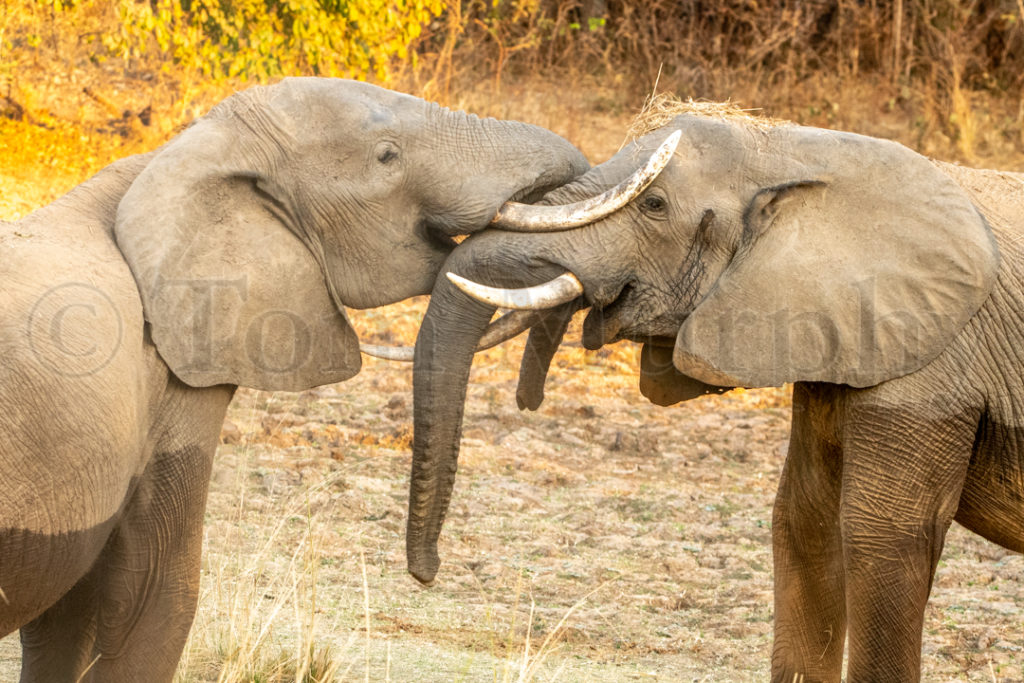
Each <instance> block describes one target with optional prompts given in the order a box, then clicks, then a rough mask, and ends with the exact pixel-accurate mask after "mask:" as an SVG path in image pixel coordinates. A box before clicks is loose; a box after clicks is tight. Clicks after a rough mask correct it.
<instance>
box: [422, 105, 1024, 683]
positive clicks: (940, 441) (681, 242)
mask: <svg viewBox="0 0 1024 683" xmlns="http://www.w3.org/2000/svg"><path fill="white" fill-rule="evenodd" d="M675 136H678V137H679V141H678V148H677V149H676V150H675V152H674V154H673V156H672V158H671V160H670V161H669V162H668V164H667V166H666V167H665V168H664V170H663V171H662V172H661V173H660V175H659V176H658V177H657V178H656V179H655V180H654V181H653V182H651V183H650V184H649V185H647V186H646V187H645V188H639V187H638V189H637V192H636V193H634V196H633V199H632V201H630V202H629V203H628V204H627V205H626V206H624V207H622V208H618V206H617V205H616V206H610V207H609V211H603V210H594V211H592V212H591V213H590V214H589V215H588V218H587V221H585V222H584V224H583V225H582V227H575V228H573V229H567V230H560V229H559V231H554V232H550V233H544V234H521V233H518V232H514V231H508V230H488V231H484V232H482V233H479V234H477V235H475V236H473V237H471V238H469V239H468V240H466V242H465V243H463V244H462V245H460V246H459V248H458V249H456V250H455V251H454V252H453V253H452V255H451V256H450V257H449V259H448V262H447V263H446V265H445V270H446V271H450V272H451V273H452V274H453V278H452V280H453V281H455V282H458V284H459V286H460V287H462V288H464V289H465V290H466V291H467V292H471V293H472V294H473V295H474V297H477V298H471V297H470V296H469V295H468V294H466V293H464V292H463V291H460V289H459V288H457V287H456V286H455V284H453V282H452V281H449V278H447V277H443V278H439V279H438V282H437V284H436V286H435V289H434V293H433V296H432V298H431V302H430V308H429V310H428V313H427V316H426V318H425V319H424V322H423V325H422V326H421V328H420V336H419V339H418V341H417V348H416V357H417V365H416V370H415V380H414V382H415V399H416V402H415V429H416V432H415V443H414V465H413V467H414V470H413V471H414V476H413V479H412V492H411V502H410V518H409V528H410V534H409V539H408V552H409V568H410V571H411V572H412V573H413V575H414V576H416V577H417V578H418V579H420V580H421V581H430V580H432V579H433V578H434V575H435V573H436V571H437V569H438V556H437V547H436V544H437V538H438V533H439V531H440V526H441V522H442V520H443V518H444V513H445V508H446V505H447V502H448V498H449V496H450V493H451V485H452V479H453V475H454V471H455V462H456V458H457V453H458V447H459V444H458V426H459V423H460V422H461V418H462V403H463V400H464V397H465V381H466V372H465V371H466V369H467V368H468V365H469V363H470V361H471V358H472V351H473V348H474V346H475V344H476V338H477V336H478V335H479V334H480V333H481V331H482V330H483V329H484V327H485V325H486V322H487V320H488V319H489V317H490V316H491V314H492V312H493V310H494V309H495V307H496V306H505V307H526V308H529V307H531V305H532V304H531V301H533V300H536V299H538V298H543V299H544V305H545V306H553V307H552V308H550V309H549V310H548V312H547V313H545V314H544V317H542V319H541V323H540V324H538V325H537V326H536V327H534V328H533V330H532V331H531V334H530V338H529V340H528V343H527V350H526V354H525V356H524V360H523V366H522V370H521V375H520V385H519V394H518V399H519V402H520V405H521V406H523V407H528V408H531V409H535V408H536V407H537V406H538V405H539V403H540V401H541V399H542V397H543V381H544V375H545V373H546V372H547V365H548V362H549V361H550V359H551V355H552V354H553V352H554V349H555V348H556V347H557V345H558V343H559V341H560V339H561V335H562V334H563V333H564V330H565V326H566V323H567V321H568V318H569V316H571V314H572V313H573V311H575V310H577V309H578V308H580V307H584V306H586V307H589V308H590V311H589V314H588V316H587V318H586V321H585V323H584V331H583V343H584V345H585V346H586V347H587V348H590V349H596V348H599V347H601V346H602V345H603V344H607V343H611V342H614V341H616V340H620V339H631V340H635V341H639V342H643V344H644V346H643V350H642V355H641V368H640V372H641V377H640V387H641V390H642V391H643V393H644V394H645V395H646V396H648V397H649V398H650V399H651V400H652V401H654V402H655V403H658V404H661V405H669V404H672V403H676V402H678V401H682V400H686V399H690V398H694V397H696V396H700V395H702V394H705V393H709V392H721V391H724V390H727V389H728V388H729V387H760V386H770V385H778V384H782V383H785V382H794V383H795V385H794V390H793V421H792V436H791V440H790V445H789V453H788V456H787V459H786V462H785V466H784V469H783V472H782V478H781V481H780V483H779V489H778V494H777V498H776V503H775V511H774V521H773V527H772V535H773V547H774V564H775V641H774V650H773V655H772V679H773V680H775V681H787V682H788V681H793V680H802V681H839V680H840V677H841V675H842V667H843V654H844V652H843V651H844V643H846V642H847V639H848V643H849V668H848V671H847V674H846V675H847V680H851V681H862V680H886V681H912V680H917V679H918V677H919V675H920V658H921V632H922V623H923V617H924V608H925V603H926V601H927V599H928V594H929V591H930V589H931V583H932V578H933V576H934V572H935V567H936V564H937V562H938V560H939V556H940V553H941V551H942V546H943V541H944V538H945V535H946V531H947V529H948V528H949V525H950V524H951V523H952V521H953V520H954V519H955V520H956V521H958V522H960V523H961V524H963V525H964V526H966V527H967V528H969V529H971V530H973V531H975V532H977V533H979V534H981V535H982V536H984V537H986V538H988V539H990V540H992V541H994V542H996V543H999V544H1001V545H1003V546H1005V547H1007V548H1009V549H1012V550H1015V551H1017V552H1021V551H1024V376H1022V372H1021V368H1022V367H1024V316H1022V314H1021V311H1024V174H1017V173H1004V172H998V171H984V170H973V169H967V168H961V167H957V166H953V165H949V164H944V163H939V162H933V161H931V160H929V159H926V158H925V157H922V156H920V155H918V154H916V153H914V152H912V151H911V150H909V149H907V148H905V147H903V146H901V145H899V144H896V143H893V142H889V141H884V140H878V139H873V138H869V137H864V136H860V135H854V134H850V133H843V132H837V131H829V130H820V129H815V128H807V127H803V126H797V125H790V124H785V123H772V122H764V121H759V120H755V121H752V120H749V119H748V118H744V117H742V116H738V115H736V114H735V113H729V112H727V111H721V112H710V113H709V112H703V113H701V112H697V113H682V114H680V115H678V116H676V117H674V118H671V119H670V120H668V121H665V122H663V125H660V126H659V127H656V128H655V129H654V130H653V131H651V132H649V133H647V134H646V135H644V136H642V137H640V138H639V139H637V140H636V141H635V143H634V144H631V145H628V146H627V147H626V148H624V149H623V150H622V151H620V152H619V153H618V154H617V155H616V156H615V157H614V158H612V159H611V160H610V161H608V162H607V163H605V164H602V165H600V166H597V167H595V168H594V169H592V170H591V171H590V172H588V173H587V174H585V175H584V176H582V177H580V178H578V179H577V180H576V181H574V182H573V183H571V184H569V185H567V186H565V187H563V188H560V189H558V190H556V191H554V192H553V193H551V194H549V195H548V196H547V197H545V199H544V200H543V203H548V204H556V205H557V204H569V205H570V206H569V207H562V208H561V209H554V208H552V209H551V210H552V211H557V210H560V211H562V212H563V213H571V212H573V211H576V210H577V209H578V207H579V206H581V204H580V202H584V203H585V202H588V201H589V198H591V197H593V196H595V195H599V194H600V193H602V192H605V191H606V190H607V189H608V188H610V187H613V186H615V185H616V184H619V183H620V182H622V181H623V179H624V178H627V176H628V175H629V174H630V173H632V172H633V169H634V168H636V167H637V166H638V165H639V164H640V163H642V162H643V160H644V159H645V158H646V156H647V155H648V154H650V153H651V151H652V150H655V149H656V148H658V147H659V145H662V144H664V143H666V142H671V140H670V138H673V137H675ZM589 208H591V209H593V208H594V207H592V206H591V207H589ZM616 209H617V210H616ZM518 211H519V209H518V208H514V210H513V211H512V212H511V213H516V212H518ZM530 211H533V212H534V213H536V212H537V211H539V209H530ZM503 213H507V212H504V211H503ZM502 225H503V226H504V227H506V228H510V229H513V230H514V229H518V226H517V223H516V222H515V221H510V222H509V223H507V224H502ZM555 227H556V228H557V226H555ZM562 227H564V226H562ZM459 276H461V277H459ZM556 276H557V277H556ZM552 278H555V279H554V280H552V281H551V283H550V284H545V285H540V284H539V283H542V282H544V281H547V280H550V279H552ZM467 279H468V281H467ZM527 286H534V287H535V289H525V290H524V289H522V288H524V287H527ZM510 288H512V289H510ZM553 290H560V291H562V292H563V295H562V296H553V295H552V296H549V294H550V292H551V291H553ZM478 299H479V300H478Z"/></svg>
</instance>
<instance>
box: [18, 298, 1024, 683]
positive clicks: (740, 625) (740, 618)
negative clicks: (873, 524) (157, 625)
mask: <svg viewBox="0 0 1024 683" xmlns="http://www.w3.org/2000/svg"><path fill="white" fill-rule="evenodd" d="M422 310H423V302H422V301H417V302H413V303H410V304H403V305H399V306H393V307H390V308H389V309H384V310H379V311H375V312H373V313H370V314H360V315H359V316H358V323H359V326H360V330H361V333H362V335H363V336H364V337H373V338H375V339H378V340H385V341H394V340H396V339H398V340H401V339H405V338H408V337H409V336H410V335H411V334H412V332H413V331H414V329H415V326H416V324H417V320H418V317H419V315H420V314H421V312H422ZM576 338H577V339H578V337H576ZM636 352H637V351H636V349H635V348H634V347H631V346H626V345H622V346H619V347H616V348H615V349H614V350H612V351H609V350H608V349H606V350H602V351H600V352H597V353H588V352H584V351H583V350H582V349H581V348H579V346H578V344H577V343H575V342H573V341H570V342H569V343H568V344H567V345H566V346H565V347H563V349H562V350H561V351H560V352H559V354H558V356H556V359H555V363H554V369H553V373H552V377H551V378H550V379H549V386H548V395H547V399H546V401H545V403H544V405H543V406H542V407H541V409H540V410H539V411H538V412H536V413H520V412H518V411H517V410H516V408H515V399H514V391H515V368H516V367H517V366H518V362H517V361H518V355H519V353H521V342H515V343H512V344H509V345H506V347H502V348H499V349H495V350H492V351H490V352H488V353H486V354H482V355H481V356H479V357H478V360H477V363H476V365H475V369H474V375H473V381H472V386H471V388H470V392H469V403H468V409H467V416H466V421H465V438H464V443H463V450H462V457H461V461H460V468H459V478H458V484H457V487H456V491H455V496H454V499H453V504H452V510H451V513H450V514H449V517H448V521H447V523H446V526H445V530H444V535H443V539H442V544H441V552H442V555H443V559H444V564H443V566H442V568H441V572H440V574H439V576H438V583H437V585H435V586H434V587H433V588H430V589H423V588H421V587H419V586H418V585H416V584H415V582H414V581H413V580H412V579H411V578H409V577H408V576H407V574H406V572H405V561H404V545H403V544H404V539H403V536H404V534H403V528H404V521H405V505H406V486H407V482H408V470H409V443H410V436H411V410H410V409H411V400H410V396H411V371H410V369H409V368H408V367H407V366H401V365H395V364H388V363H385V362H383V361H376V360H372V359H369V360H367V362H366V364H365V367H364V369H363V371H362V373H361V374H360V375H358V376H357V377H356V378H355V379H353V380H351V381H349V382H347V383H344V384H339V385H334V386H328V387H324V388H321V389H317V390H315V391H310V392H306V393H302V394H286V393H275V394H270V393H262V392H254V391H249V390H240V391H239V393H238V395H237V397H236V399H235V401H234V403H233V405H232V407H231V410H230V413H229V421H228V423H227V424H226V426H225V430H224V434H223V437H222V440H223V442H224V443H223V444H222V445H221V447H220V449H219V451H218V454H217V461H216V465H215V471H214V475H213V480H212V482H211V490H210V503H209V510H208V513H207V524H206V553H205V557H204V562H203V588H202V603H201V605H200V611H199V615H198V617H197V620H196V626H195V628H194V630H193V631H194V632H193V638H192V641H191V642H190V644H189V649H188V652H187V657H186V659H185V661H184V662H183V665H182V671H181V673H180V679H181V680H182V681H208V680H217V679H218V675H220V676H221V677H222V678H223V679H227V680H267V679H268V678H271V679H272V677H273V671H275V670H277V671H280V673H281V674H282V675H286V676H287V677H288V679H289V680H294V678H293V677H294V673H295V666H296V665H295V662H296V661H299V662H301V661H302V660H303V659H304V658H305V659H308V660H310V661H312V662H313V670H314V676H315V675H316V671H317V670H318V669H317V667H319V671H320V672H322V671H324V670H325V669H328V668H330V667H332V666H334V667H338V669H337V673H338V674H339V675H341V674H344V675H343V676H340V677H341V678H343V679H352V680H373V681H380V680H393V681H439V682H440V681H453V680H463V681H480V680H488V681H490V680H539V681H547V680H559V681H623V680H662V681H680V680H687V681H689V680H714V681H743V680H758V679H764V678H765V676H766V672H767V664H768V658H769V650H770V643H771V619H772V601H771V581H772V576H771V553H770V532H771V529H770V527H771V522H770V520H771V503H772V497H773V494H774V490H775V486H776V481H777V479H778V475H779V470H780V467H781V465H782V461H783V453H784V451H785V448H786V440H787V433H788V413H789V408H788V405H789V392H788V391H787V390H785V389H768V390H760V391H749V392H743V391H737V392H733V393H730V394H727V395H725V396H722V397H707V398H703V399H700V400H697V401H693V402H690V403H687V404H682V405H679V406H675V407H673V408H667V409H666V408H658V407H656V406H653V405H651V404H648V403H647V402H646V401H645V400H644V399H643V398H642V397H641V396H640V394H639V392H638V391H637V389H636V377H635V374H634V370H633V368H634V367H635V356H636ZM1022 573H1024V558H1022V557H1021V556H1019V555H1014V554H1011V553H1008V552H1007V551H1005V550H1003V549H1001V548H999V547H997V546H994V545H992V544H990V543H988V542H986V541H984V540H982V539H980V538H979V537H977V536H974V535H972V534H970V533H968V532H966V531H964V530H963V529H961V528H958V527H954V529H953V530H952V532H951V534H950V537H949V541H948V543H947V546H946V549H945V552H944V554H943V558H942V561H941V564H940V567H939V571H938V575H937V578H936V582H935V588H934V590H933V594H932V599H931V602H930V603H929V608H928V614H927V619H926V626H925V637H924V666H925V676H924V680H928V681H936V680H985V681H991V680H1000V681H1012V680H1022V679H1024V668H1022V667H1024V653H1022V651H1021V650H1022V647H1024V584H1022ZM0 648H2V649H0V653H2V657H3V659H4V662H5V664H4V665H3V666H5V667H6V669H0V672H7V674H8V675H10V676H13V675H14V672H15V671H16V664H13V663H12V662H14V660H15V659H16V656H17V654H16V649H15V647H14V641H13V639H12V638H8V639H7V640H5V641H3V642H2V643H0ZM310 653H312V654H311V655H310ZM268 674H269V676H268ZM367 674H368V678H367ZM4 680H6V677H5V678H4ZM308 680H315V678H311V679H308Z"/></svg>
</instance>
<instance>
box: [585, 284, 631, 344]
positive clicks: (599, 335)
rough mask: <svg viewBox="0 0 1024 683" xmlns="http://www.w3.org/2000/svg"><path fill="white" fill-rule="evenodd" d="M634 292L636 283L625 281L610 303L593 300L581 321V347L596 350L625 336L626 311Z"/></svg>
mask: <svg viewBox="0 0 1024 683" xmlns="http://www.w3.org/2000/svg"><path fill="white" fill-rule="evenodd" d="M635 293H636V284H635V283H633V282H627V283H626V284H625V285H623V287H622V289H621V290H619V294H618V296H616V297H615V298H614V299H613V300H612V301H611V302H610V303H608V304H606V305H604V306H600V305H598V302H596V301H595V302H593V305H592V307H591V309H590V313H588V314H587V318H586V320H584V321H583V348H585V349H589V350H591V351H596V350H597V349H599V348H601V347H602V346H604V345H605V344H611V343H613V342H616V341H619V340H620V339H624V338H625V337H624V336H623V333H624V332H625V331H626V329H627V324H626V323H627V320H626V313H627V311H628V309H629V308H630V303H631V300H632V299H633V298H634V296H635Z"/></svg>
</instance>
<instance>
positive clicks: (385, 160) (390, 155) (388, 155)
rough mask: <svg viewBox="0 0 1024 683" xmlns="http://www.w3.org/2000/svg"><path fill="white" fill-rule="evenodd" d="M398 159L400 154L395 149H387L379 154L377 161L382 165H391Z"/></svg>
mask: <svg viewBox="0 0 1024 683" xmlns="http://www.w3.org/2000/svg"><path fill="white" fill-rule="evenodd" d="M397 158H398V152H397V151H396V150H395V148H394V147H385V148H384V149H382V150H381V151H380V153H378V154H377V161H379V162H380V163H382V164H389V163H391V162H392V161H394V160H395V159H397Z"/></svg>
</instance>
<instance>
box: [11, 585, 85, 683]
mask: <svg viewBox="0 0 1024 683" xmlns="http://www.w3.org/2000/svg"><path fill="white" fill-rule="evenodd" d="M98 584H99V575H98V572H96V571H92V572H90V573H89V574H87V575H86V576H85V577H84V578H82V580H81V581H79V582H78V584H76V585H75V587H74V588H72V589H71V590H70V591H69V592H68V593H66V594H65V595H64V597H62V598H61V599H60V600H59V601H58V602H57V603H56V604H55V605H53V606H52V607H50V608H49V609H48V610H46V611H45V612H44V613H43V614H41V615H40V616H39V617H37V618H36V619H34V620H33V621H32V622H31V623H28V624H25V625H24V626H22V627H21V633H20V636H21V651H22V662H21V682H22V683H35V682H36V681H39V682H43V681H74V680H77V679H78V677H79V675H81V673H82V671H84V670H85V669H86V668H87V667H88V666H89V664H90V663H91V661H92V659H93V657H94V655H93V647H94V644H95V642H96V604H97V602H96V600H97V593H98Z"/></svg>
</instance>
